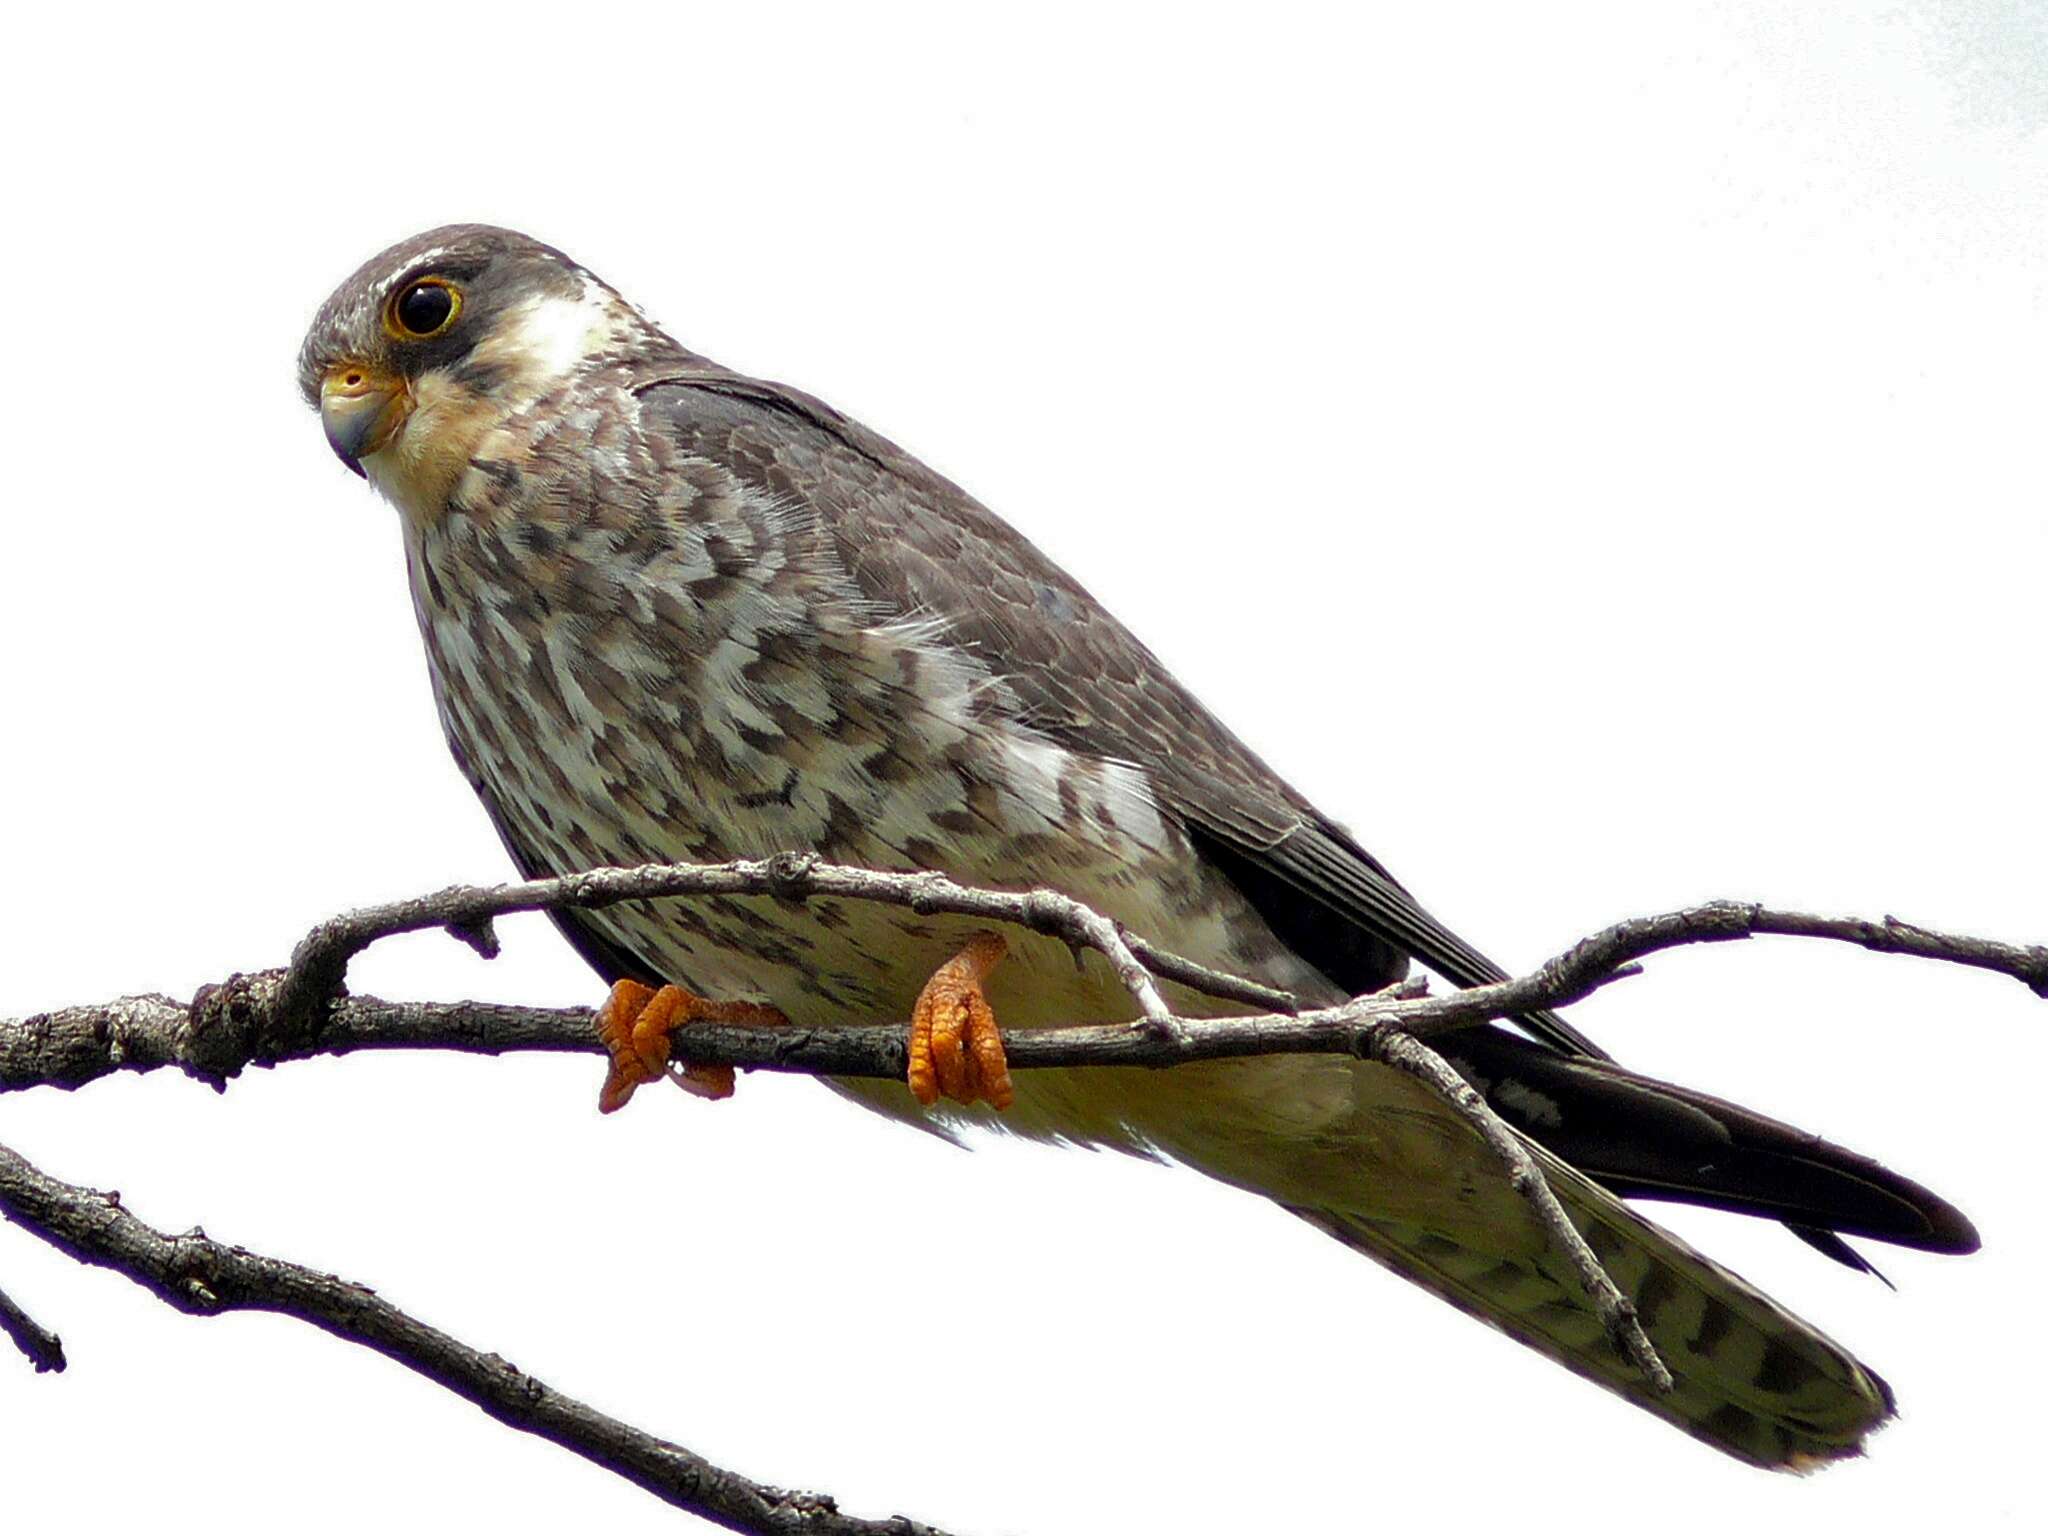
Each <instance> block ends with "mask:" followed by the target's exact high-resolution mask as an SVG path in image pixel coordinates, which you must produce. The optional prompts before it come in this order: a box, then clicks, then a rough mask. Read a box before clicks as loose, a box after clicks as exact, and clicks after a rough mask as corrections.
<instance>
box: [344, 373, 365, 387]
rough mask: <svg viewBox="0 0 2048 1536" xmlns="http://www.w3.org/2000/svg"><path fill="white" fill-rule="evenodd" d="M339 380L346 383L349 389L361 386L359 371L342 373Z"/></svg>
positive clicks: (361, 380)
mask: <svg viewBox="0 0 2048 1536" xmlns="http://www.w3.org/2000/svg"><path fill="white" fill-rule="evenodd" d="M341 382H342V383H344V384H346V385H347V386H348V387H349V388H350V389H356V388H358V387H360V386H361V384H362V382H363V376H362V375H361V374H360V373H349V374H344V375H343V376H342V380H341Z"/></svg>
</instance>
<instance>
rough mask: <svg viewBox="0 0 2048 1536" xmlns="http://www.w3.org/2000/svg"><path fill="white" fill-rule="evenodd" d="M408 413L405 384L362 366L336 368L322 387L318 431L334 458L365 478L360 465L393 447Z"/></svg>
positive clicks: (410, 397)
mask: <svg viewBox="0 0 2048 1536" xmlns="http://www.w3.org/2000/svg"><path fill="white" fill-rule="evenodd" d="M411 412H412V394H411V392H410V391H409V390H407V389H406V387H405V381H404V380H403V379H396V378H393V377H391V376H390V375H389V374H384V373H378V372H376V371H375V370H373V369H371V368H367V367H365V366H364V365H363V364H361V363H336V364H335V365H334V366H333V367H332V368H330V369H328V370H327V376H326V377H325V378H324V379H322V380H321V381H320V425H321V427H322V428H323V429H324V430H325V431H326V433H327V446H328V447H330V448H332V449H333V450H334V455H335V457H336V458H338V459H340V460H341V462H342V463H344V464H346V465H347V466H348V467H349V468H350V469H352V470H354V471H355V472H356V473H357V474H358V475H360V474H362V473H363V460H364V459H366V458H368V457H369V456H370V455H371V454H373V453H375V452H376V451H377V450H378V449H379V448H382V447H383V446H384V445H385V444H386V443H388V442H390V441H391V434H392V433H394V432H396V431H397V430H398V429H399V427H400V426H402V425H403V424H404V422H405V418H406V417H407V416H408V415H409V414H411Z"/></svg>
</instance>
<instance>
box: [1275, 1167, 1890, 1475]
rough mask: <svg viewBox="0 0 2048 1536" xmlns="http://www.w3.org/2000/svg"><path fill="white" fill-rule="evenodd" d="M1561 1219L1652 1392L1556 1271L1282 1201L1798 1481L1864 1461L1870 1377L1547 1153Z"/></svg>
mask: <svg viewBox="0 0 2048 1536" xmlns="http://www.w3.org/2000/svg"><path fill="white" fill-rule="evenodd" d="M1543 1162H1544V1172H1545V1174H1546V1175H1547V1176H1548V1177H1549V1179H1550V1181H1551V1183H1552V1186H1553V1187H1554V1188H1555V1189H1556V1191H1557V1195H1558V1198H1559V1200H1560V1201H1562V1202H1563V1204H1564V1207H1565V1209H1566V1210H1567V1211H1568V1212H1569V1213H1570V1215H1571V1218H1572V1221H1573V1224H1574V1225H1576V1226H1577V1227H1578V1228H1579V1230H1580V1231H1581V1232H1582V1233H1584V1234H1585V1237H1586V1240H1587V1242H1588V1243H1589V1244H1590V1245H1591V1247H1592V1249H1593V1252H1594V1253H1595V1254H1596V1255H1597V1256H1598V1257H1599V1259H1600V1262H1601V1263H1602V1264H1603V1265H1604V1266H1605V1267H1606V1269H1607V1272H1608V1273H1609V1274H1610V1275H1611V1276H1612V1277H1613V1278H1614V1282H1615V1284H1616V1285H1617V1286H1619V1287H1620V1289H1621V1292H1622V1294H1623V1295H1624V1296H1626V1297H1628V1298H1629V1299H1630V1300H1631V1301H1632V1302H1634V1304H1635V1306H1636V1309H1637V1312H1638V1313H1639V1315H1640V1316H1641V1319H1642V1323H1643V1327H1644V1329H1645V1330H1646V1331H1647V1332H1648V1334H1649V1336H1650V1340H1651V1342H1652V1343H1653V1344H1655V1345H1656V1347H1657V1350H1658V1352H1659V1353H1660V1354H1661V1355H1662V1356H1663V1357H1664V1361H1665V1363H1666V1364H1667V1365H1668V1366H1669V1367H1670V1368H1671V1373H1672V1376H1673V1379H1674V1381H1675V1383H1676V1385H1675V1388H1674V1390H1673V1391H1671V1392H1670V1393H1669V1394H1666V1395H1661V1396H1660V1395H1659V1394H1658V1393H1657V1392H1655V1391H1654V1390H1653V1389H1652V1388H1651V1386H1650V1385H1649V1383H1648V1382H1646V1381H1645V1380H1643V1378H1642V1377H1641V1376H1640V1375H1639V1374H1638V1373H1637V1372H1636V1371H1635V1369H1634V1368H1633V1367H1632V1366H1631V1365H1630V1364H1629V1363H1628V1362H1627V1361H1626V1360H1625V1359H1623V1358H1622V1357H1621V1356H1620V1355H1619V1354H1618V1353H1617V1352H1616V1351H1615V1349H1614V1347H1613V1345H1612V1344H1610V1343H1609V1342H1608V1339H1607V1337H1606V1335H1605V1333H1604V1331H1603V1330H1602V1328H1601V1326H1600V1323H1599V1320H1598V1319H1597V1318H1596V1317H1595V1316H1594V1315H1593V1313H1592V1311H1591V1309H1590V1308H1589V1306H1588V1305H1587V1303H1586V1299H1585V1295H1584V1292H1583V1291H1582V1290H1581V1289H1580V1288H1579V1285H1578V1282H1577V1279H1576V1277H1575V1276H1574V1275H1573V1274H1572V1272H1571V1270H1570V1268H1569V1265H1568V1262H1567V1261H1566V1260H1565V1259H1564V1258H1563V1257H1562V1256H1561V1255H1559V1254H1558V1253H1557V1252H1556V1251H1555V1249H1554V1248H1552V1247H1550V1246H1548V1245H1546V1246H1545V1247H1544V1248H1543V1249H1542V1250H1541V1252H1540V1253H1537V1254H1536V1255H1534V1256H1533V1257H1530V1256H1525V1255H1521V1254H1517V1255H1513V1256H1509V1257H1503V1256H1502V1254H1501V1252H1500V1251H1499V1245H1494V1244H1485V1245H1481V1244H1475V1243H1474V1242H1473V1241H1472V1240H1471V1239H1470V1238H1469V1237H1468V1238H1467V1239H1466V1240H1464V1241H1461V1240H1460V1239H1459V1237H1458V1236H1456V1235H1454V1233H1452V1232H1450V1231H1439V1230H1432V1228H1431V1227H1430V1226H1429V1225H1427V1224H1425V1223H1422V1222H1418V1221H1415V1220H1408V1219H1395V1218H1387V1217H1375V1216H1372V1215H1367V1214H1361V1213H1357V1212H1349V1211H1342V1210H1332V1209H1326V1208H1311V1207H1300V1206H1289V1207H1288V1208H1289V1209H1290V1210H1292V1211H1293V1212H1294V1213H1295V1214H1296V1215H1297V1216H1300V1217H1302V1218H1304V1219H1305V1220H1307V1221H1309V1222H1310V1223H1312V1224H1313V1225H1315V1226H1317V1227H1320V1228H1321V1229H1322V1230H1323V1231H1325V1232H1328V1233H1329V1234H1330V1235H1331V1236H1332V1237H1335V1238H1336V1239H1337V1240H1338V1241H1339V1242H1342V1243H1344V1244H1345V1245H1346V1246H1347V1247H1350V1248H1353V1249H1356V1250H1357V1251H1358V1252H1360V1253H1363V1254H1366V1255H1368V1256H1369V1257H1371V1258H1373V1259H1376V1260H1378V1261H1379V1262H1380V1263H1381V1264H1384V1265H1386V1266H1387V1267H1388V1268H1389V1269H1391V1270H1394V1271H1395V1272H1396V1273H1397V1274H1400V1275H1403V1276H1405V1277H1406V1278H1407V1279H1410V1280H1413V1281H1414V1282H1416V1283H1417V1284H1418V1285H1421V1286H1424V1287H1426V1288H1427V1289H1428V1290H1430V1291H1432V1292H1434V1293H1435V1294H1436V1295H1438V1296H1440V1297H1442V1298H1443V1299H1444V1300H1445V1301H1448V1302H1450V1303H1451V1304H1452V1305H1453V1306H1455V1307H1458V1308H1460V1309H1461V1310H1463V1311H1465V1312H1468V1313H1470V1314H1471V1315H1472V1316H1474V1317H1476V1318H1478V1319H1480V1320H1481V1321H1482V1322H1486V1323H1489V1324H1491V1325H1492V1326H1493V1327H1496V1328H1498V1329H1500V1330H1501V1331H1502V1332H1503V1333H1506V1334H1508V1335H1509V1336H1510V1337H1512V1338H1515V1339H1519V1340H1520V1341H1521V1342H1522V1343H1524V1344H1527V1345H1528V1346H1530V1348H1532V1349H1535V1350H1538V1351H1540V1352H1541V1353H1543V1354H1545V1355H1547V1356H1549V1357H1550V1358H1551V1359H1553V1360H1555V1361H1557V1362H1558V1363H1559V1364H1560V1365H1563V1366H1565V1367H1566V1368H1567V1369H1569V1370H1572V1371H1576V1372H1577V1373H1578V1374H1579V1375H1581V1376H1584V1377H1586V1378H1587V1379H1588V1380H1591V1381H1595V1382H1598V1383H1599V1384H1600V1385H1601V1386H1603V1387H1605V1388H1607V1389H1608V1390H1609V1391H1611V1392H1616V1393H1619V1394H1620V1395H1621V1396H1623V1397H1625V1398H1627V1399H1628V1400H1629V1401H1630V1402H1632V1403H1635V1404H1636V1405H1637V1406H1639V1407H1641V1408H1645V1409H1647V1410H1648V1411H1650V1412H1651V1413H1654V1414H1656V1415H1657V1416H1658V1417H1659V1418H1662V1419H1665V1420H1667V1421H1668V1422H1670V1423H1672V1424H1675V1425H1676V1426H1677V1427H1678V1428H1680V1429H1682V1430H1684V1431H1685V1432H1686V1433H1687V1434H1689V1435H1693V1436H1695V1437H1697V1438H1698V1439H1700V1440H1703V1441H1705V1442H1706V1443H1707V1444H1709V1445H1711V1446H1713V1447H1714V1448H1715V1449H1717V1450H1720V1451H1724V1452H1726V1453H1727V1454H1729V1455H1731V1456H1735V1457H1737V1458H1739V1459H1741V1460H1743V1461H1746V1462H1749V1463H1751V1464H1753V1465H1755V1466H1759V1467H1765V1468H1770V1469H1772V1470H1778V1471H1791V1472H1807V1471H1812V1470H1814V1469H1815V1468H1817V1467H1819V1466H1822V1465H1825V1464H1826V1463H1828V1462H1830V1461H1834V1460H1837V1459H1839V1458H1841V1457H1844V1456H1854V1455H1857V1454H1860V1452H1861V1450H1862V1448H1863V1441H1864V1438H1865V1437H1866V1436H1867V1435H1868V1434H1869V1433H1870V1432H1871V1431H1872V1430H1874V1429H1877V1428H1879V1427H1880V1426H1882V1425H1883V1424H1884V1423H1885V1421H1886V1420H1888V1419H1889V1418H1891V1416H1892V1413H1893V1406H1894V1405H1893V1399H1892V1394H1891V1389H1890V1388H1889V1387H1887V1386H1886V1385H1885V1383H1884V1381H1883V1380H1882V1379H1881V1378H1880V1377H1879V1376H1878V1375H1877V1374H1876V1373H1875V1372H1873V1371H1871V1370H1869V1369H1868V1368H1866V1367H1865V1366H1863V1365H1862V1364H1861V1363H1860V1362H1858V1361H1857V1360H1856V1359H1855V1358H1854V1357H1853V1356H1852V1355H1850V1354H1849V1353H1848V1352H1847V1351H1846V1350H1844V1349H1843V1348H1842V1347H1841V1346H1840V1345H1838V1344H1836V1343H1834V1342H1833V1341H1832V1340H1831V1339H1829V1338H1828V1337H1827V1336H1826V1335H1824V1334H1822V1333H1820V1332H1819V1331H1818V1330H1817V1329H1815V1328H1813V1327H1812V1326H1811V1325H1810V1324H1808V1323H1806V1322H1803V1321H1802V1320H1801V1319H1799V1318H1797V1317H1795V1316H1793V1315H1792V1314H1791V1313H1790V1312H1788V1311H1786V1310H1785V1309H1784V1308H1783V1307H1781V1306H1779V1305H1778V1304H1777V1303H1776V1302H1774V1301H1772V1300H1771V1299H1770V1298H1769V1297H1767V1296H1765V1295H1764V1294H1763V1293H1762V1292H1760V1291H1758V1290H1756V1289H1755V1288H1754V1287H1753V1286H1751V1285H1749V1284H1748V1283H1747V1282H1746V1281H1744V1280H1742V1279H1741V1278H1740V1277H1738V1276H1736V1275H1734V1274H1732V1273H1730V1272H1729V1271H1728V1270H1726V1269H1723V1268H1722V1267H1721V1266H1719V1265H1718V1264H1715V1263H1713V1262H1712V1261H1711V1260H1709V1259H1707V1258H1704V1257H1703V1256H1701V1255H1700V1254H1698V1253H1696V1252H1694V1251H1693V1250H1692V1249H1691V1248H1689V1247H1687V1246H1686V1245H1685V1244H1684V1243H1682V1242H1680V1241H1679V1240H1678V1239H1677V1238H1675V1237H1673V1236H1672V1235H1671V1234H1670V1233H1668V1232H1665V1231H1664V1230H1662V1229H1661V1228H1659V1227H1657V1226H1654V1225H1652V1224H1651V1223H1650V1222H1648V1221H1645V1220H1643V1219H1642V1218H1641V1217H1640V1216H1638V1215H1636V1214H1635V1213H1634V1212H1633V1211H1631V1210H1630V1209H1628V1207H1626V1206H1624V1205H1623V1204H1622V1203H1621V1202H1620V1201H1618V1200H1616V1199H1615V1198H1614V1197H1613V1196H1611V1195H1609V1194H1608V1193H1607V1192H1606V1191H1604V1190H1602V1189H1600V1188H1599V1187H1598V1186H1596V1185H1594V1184H1592V1183H1591V1182H1589V1181H1588V1180H1586V1179H1584V1178H1582V1177H1580V1176H1579V1175H1578V1174H1576V1173H1574V1172H1572V1171H1571V1170H1570V1169H1569V1168H1567V1167H1565V1166H1564V1165H1563V1164H1561V1163H1559V1162H1557V1161H1556V1160H1555V1159H1554V1158H1551V1157H1549V1156H1548V1155H1545V1156H1544V1158H1543Z"/></svg>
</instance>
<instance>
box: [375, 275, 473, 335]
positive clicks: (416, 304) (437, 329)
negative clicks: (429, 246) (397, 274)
mask: <svg viewBox="0 0 2048 1536" xmlns="http://www.w3.org/2000/svg"><path fill="white" fill-rule="evenodd" d="M461 312H462V294H461V293H460V291H459V290H457V289H456V287H455V285H454V284H453V283H449V282H446V281H444V280H442V279H441V278H438V277H423V278H421V279H420V280H419V281H418V282H416V283H414V284H413V285H412V286H411V287H409V288H407V289H406V290H405V291H404V292H403V293H401V294H399V296H398V297H397V299H395V300H394V301H393V302H392V305H391V323H392V328H393V329H395V330H396V331H397V332H398V333H399V334H400V335H401V336H409V337H411V338H412V339H414V340H415V341H418V340H422V339H424V338H426V337H429V336H438V335H440V334H441V333H442V332H443V331H445V330H447V329H448V327H449V326H451V325H453V324H454V323H455V317H456V316H457V315H458V314H460V313H461Z"/></svg>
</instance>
